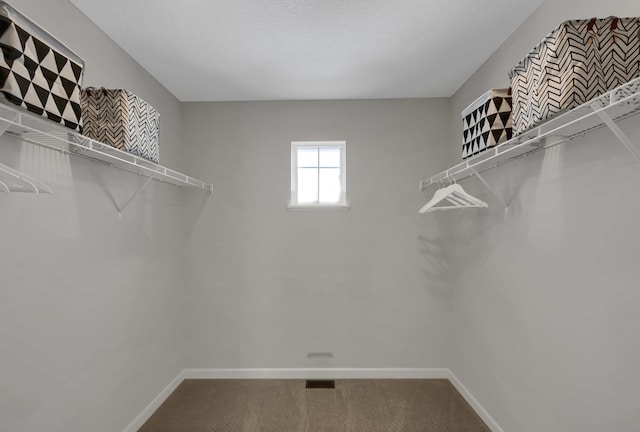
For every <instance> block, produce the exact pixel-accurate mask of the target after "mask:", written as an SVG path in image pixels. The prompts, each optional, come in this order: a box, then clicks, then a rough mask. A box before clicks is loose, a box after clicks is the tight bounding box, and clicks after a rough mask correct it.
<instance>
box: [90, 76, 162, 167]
mask: <svg viewBox="0 0 640 432" xmlns="http://www.w3.org/2000/svg"><path fill="white" fill-rule="evenodd" d="M82 116H83V118H84V128H83V134H84V135H85V136H86V137H88V138H91V139H94V140H96V141H100V142H102V143H104V144H108V145H110V146H112V147H115V148H117V149H120V150H124V151H127V152H130V153H132V154H134V155H136V156H141V157H143V158H145V159H148V160H150V161H152V162H155V163H158V162H159V157H160V155H159V151H160V148H159V147H160V137H159V135H160V113H158V111H157V110H156V109H155V108H153V107H152V106H151V105H149V104H148V103H147V102H145V101H144V100H142V99H140V98H139V97H138V96H136V95H135V94H133V93H131V92H130V91H128V90H125V89H105V88H101V89H96V88H87V89H83V90H82Z"/></svg>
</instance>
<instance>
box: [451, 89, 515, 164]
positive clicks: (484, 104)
mask: <svg viewBox="0 0 640 432" xmlns="http://www.w3.org/2000/svg"><path fill="white" fill-rule="evenodd" d="M511 135H512V120H511V89H494V90H489V91H488V92H486V93H485V94H483V95H482V96H480V97H479V98H478V99H476V100H475V101H474V102H473V103H472V104H471V105H469V106H468V107H467V108H466V109H465V110H464V111H462V158H463V159H466V158H468V157H469V156H472V155H474V154H477V153H480V152H481V151H483V150H486V149H487V148H489V147H493V146H496V145H498V144H501V143H503V142H505V141H507V140H508V139H510V138H511Z"/></svg>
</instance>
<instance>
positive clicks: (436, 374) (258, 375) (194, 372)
mask: <svg viewBox="0 0 640 432" xmlns="http://www.w3.org/2000/svg"><path fill="white" fill-rule="evenodd" d="M183 376H184V379H365V378H370V379H438V378H440V379H447V378H449V369H446V368H422V369H397V368H317V369H307V368H292V369H283V368H268V369H185V370H184V371H183Z"/></svg>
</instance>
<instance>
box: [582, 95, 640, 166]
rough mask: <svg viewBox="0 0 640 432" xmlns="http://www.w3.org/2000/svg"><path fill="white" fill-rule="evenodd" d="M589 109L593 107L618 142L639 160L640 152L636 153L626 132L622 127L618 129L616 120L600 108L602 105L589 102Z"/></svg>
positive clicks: (636, 150)
mask: <svg viewBox="0 0 640 432" xmlns="http://www.w3.org/2000/svg"><path fill="white" fill-rule="evenodd" d="M591 109H593V110H594V111H595V112H596V114H597V115H598V117H600V119H601V120H602V121H603V122H604V124H605V125H607V127H608V128H609V129H610V130H611V132H613V134H614V135H615V136H616V138H618V139H619V140H620V142H621V143H622V144H623V145H624V146H625V147H626V148H627V150H629V152H630V153H631V154H632V155H633V157H634V158H635V159H636V160H637V161H638V162H640V154H638V149H637V148H636V147H635V146H634V145H633V144H632V143H631V140H630V139H629V137H628V136H627V134H625V133H624V132H623V131H622V129H620V126H618V125H617V124H616V122H615V121H613V119H612V118H611V117H610V116H609V114H607V113H606V112H604V111H603V110H602V107H601V106H600V105H599V104H597V103H593V104H591Z"/></svg>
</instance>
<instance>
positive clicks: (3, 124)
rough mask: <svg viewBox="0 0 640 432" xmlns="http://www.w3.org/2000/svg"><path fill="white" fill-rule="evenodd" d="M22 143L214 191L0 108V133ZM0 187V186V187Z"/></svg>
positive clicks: (22, 113)
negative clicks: (15, 138)
mask: <svg viewBox="0 0 640 432" xmlns="http://www.w3.org/2000/svg"><path fill="white" fill-rule="evenodd" d="M1 130H4V131H5V132H4V133H6V134H7V135H11V136H15V137H17V138H19V139H21V140H22V141H23V142H28V143H31V144H35V145H38V146H42V147H46V148H49V149H53V150H57V151H59V152H62V153H67V154H73V155H77V156H81V157H85V158H87V159H91V160H93V161H97V162H100V163H103V164H106V165H108V166H111V167H114V168H118V169H121V170H124V171H128V172H132V173H135V174H138V175H142V176H145V177H150V178H153V179H154V180H157V181H160V182H164V183H169V184H172V185H175V186H179V187H189V188H197V189H204V190H206V191H208V192H212V191H213V187H212V185H211V184H208V183H205V182H203V181H201V180H198V179H196V178H193V177H190V176H188V175H186V174H182V173H180V172H178V171H174V170H172V169H170V168H167V167H164V166H162V165H158V164H156V163H154V162H151V161H149V160H146V159H144V158H141V157H138V156H136V155H133V154H131V153H127V152H124V151H121V150H118V149H116V148H113V147H111V146H109V145H107V144H103V143H101V142H98V141H95V140H92V139H89V138H87V137H85V136H83V135H81V134H80V133H78V132H75V131H72V130H71V129H69V128H66V127H64V126H60V125H58V124H56V123H53V122H51V121H49V120H47V119H45V118H44V117H39V116H37V115H34V114H32V113H30V112H27V111H24V110H22V109H20V108H18V107H13V106H10V105H6V104H4V103H3V104H0V131H1ZM0 187H1V186H0Z"/></svg>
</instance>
